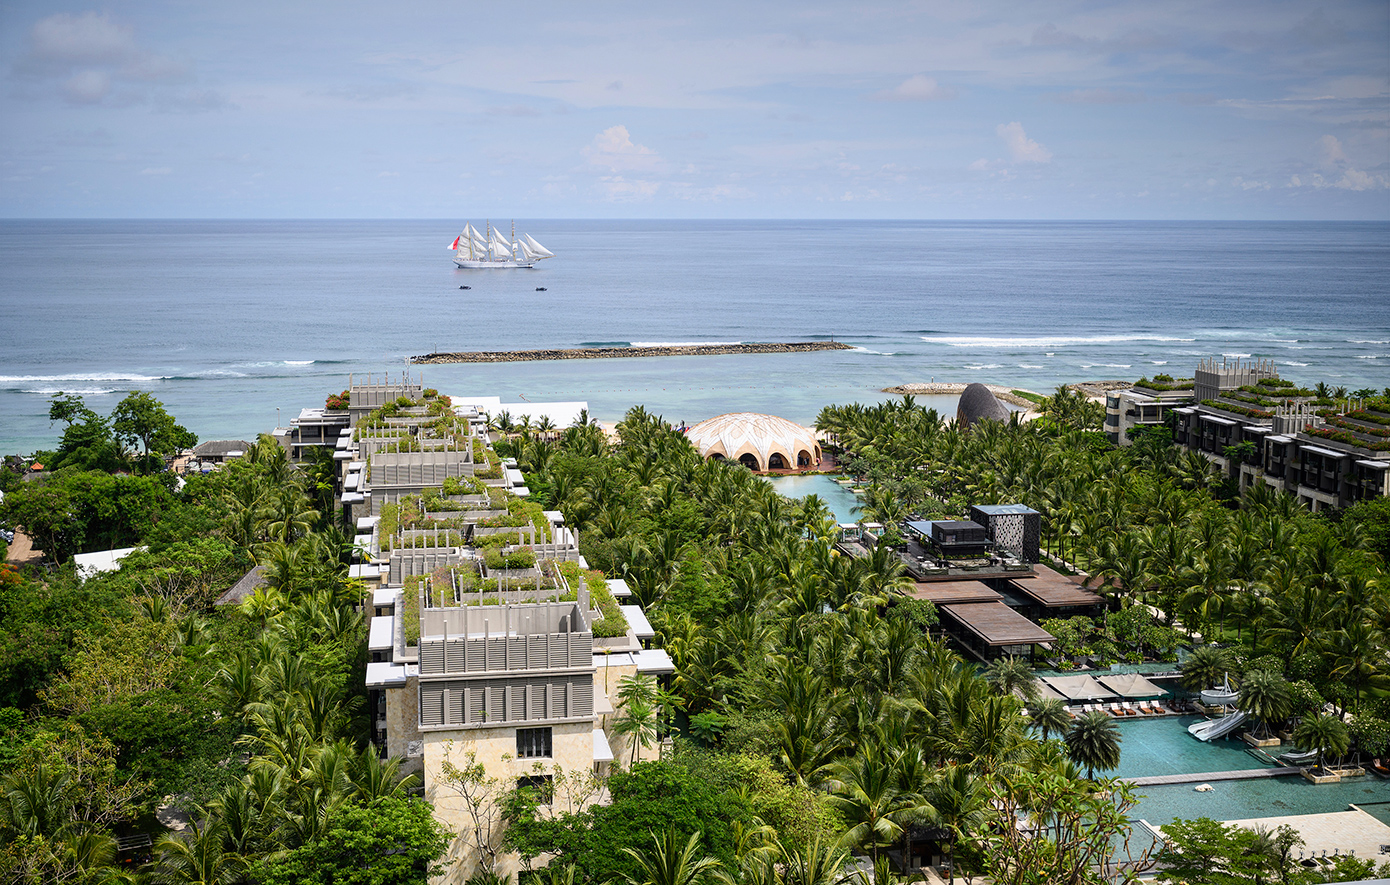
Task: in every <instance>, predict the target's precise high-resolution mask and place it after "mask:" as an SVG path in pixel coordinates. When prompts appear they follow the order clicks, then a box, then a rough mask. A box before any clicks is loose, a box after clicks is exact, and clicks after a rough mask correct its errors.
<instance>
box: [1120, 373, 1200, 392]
mask: <svg viewBox="0 0 1390 885" xmlns="http://www.w3.org/2000/svg"><path fill="white" fill-rule="evenodd" d="M1134 386H1135V387H1143V388H1145V389H1147V390H1191V389H1192V379H1191V378H1174V377H1173V376H1172V375H1167V374H1163V373H1160V374H1157V375H1155V376H1153V377H1152V378H1147V377H1145V378H1140V379H1139V380H1138V381H1136V382H1134Z"/></svg>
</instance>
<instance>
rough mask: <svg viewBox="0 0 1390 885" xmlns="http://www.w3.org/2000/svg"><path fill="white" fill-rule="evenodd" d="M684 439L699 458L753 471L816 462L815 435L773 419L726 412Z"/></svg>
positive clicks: (757, 415)
mask: <svg viewBox="0 0 1390 885" xmlns="http://www.w3.org/2000/svg"><path fill="white" fill-rule="evenodd" d="M686 435H687V437H688V438H689V440H690V443H691V445H693V446H695V448H696V449H697V450H698V451H699V453H700V456H701V457H703V458H715V457H719V458H728V459H730V460H734V461H742V462H744V463H745V464H748V466H749V467H752V468H753V469H754V470H771V469H778V468H792V467H796V466H806V467H814V466H815V465H816V464H817V463H819V462H820V456H821V452H820V443H818V442H816V434H815V432H814V431H812V430H810V429H809V428H806V427H802V426H801V425H800V424H795V423H793V422H791V421H788V420H787V419H786V418H778V417H777V416H776V415H761V414H758V413H757V412H730V413H729V414H727V415H719V416H717V417H714V418H710V419H709V420H707V421H701V422H700V423H699V424H696V425H695V426H694V427H691V428H690V430H689V431H687V434H686ZM774 455H775V456H778V460H780V461H781V463H780V464H778V463H775V462H774V458H773V456H774ZM750 456H751V457H750ZM750 461H751V462H752V463H750Z"/></svg>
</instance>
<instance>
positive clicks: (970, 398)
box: [956, 381, 1009, 430]
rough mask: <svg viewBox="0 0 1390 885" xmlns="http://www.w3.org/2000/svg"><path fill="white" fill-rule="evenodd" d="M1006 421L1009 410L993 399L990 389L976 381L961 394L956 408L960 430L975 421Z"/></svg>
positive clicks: (967, 427)
mask: <svg viewBox="0 0 1390 885" xmlns="http://www.w3.org/2000/svg"><path fill="white" fill-rule="evenodd" d="M985 419H989V420H991V421H1008V420H1009V410H1008V409H1007V408H1006V407H1005V406H1004V404H1003V403H1001V402H1000V401H999V400H998V399H996V398H995V396H994V394H993V393H991V392H990V389H989V388H988V387H986V386H984V385H983V384H981V383H979V382H978V381H977V382H975V383H974V384H971V385H969V386H967V387H966V388H965V390H964V391H962V392H961V395H960V404H959V405H957V406H956V423H957V424H959V425H960V426H961V429H963V430H965V429H969V427H970V425H971V424H974V423H975V422H976V421H982V420H985Z"/></svg>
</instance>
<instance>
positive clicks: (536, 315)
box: [0, 219, 1390, 454]
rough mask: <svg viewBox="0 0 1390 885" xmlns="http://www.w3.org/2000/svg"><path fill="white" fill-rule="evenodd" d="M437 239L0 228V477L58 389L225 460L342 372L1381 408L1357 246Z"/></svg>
mask: <svg viewBox="0 0 1390 885" xmlns="http://www.w3.org/2000/svg"><path fill="white" fill-rule="evenodd" d="M479 220H481V219H473V221H474V222H475V223H476V222H477V221H479ZM493 221H494V222H498V221H499V220H498V219H493ZM500 223H501V224H502V226H503V228H504V229H507V228H508V225H509V223H510V222H509V221H504V222H500ZM462 227H463V221H462V220H459V221H0V454H3V453H11V452H29V451H33V450H35V449H39V448H50V447H52V446H54V445H55V444H56V441H57V439H58V436H59V432H60V430H61V427H59V426H56V425H53V424H51V423H50V422H49V421H48V416H47V412H48V400H49V397H51V396H52V395H53V394H54V393H56V392H58V391H60V390H61V391H65V392H68V393H78V394H81V395H82V396H83V397H85V398H86V401H87V403H88V404H89V405H90V406H91V407H92V408H94V409H96V410H97V411H99V412H103V413H105V412H109V411H110V409H111V408H112V407H113V406H114V405H115V404H116V403H117V402H118V401H119V400H120V398H121V397H122V396H124V395H125V393H126V392H127V391H129V390H147V391H149V392H151V393H153V394H154V395H155V396H156V397H158V398H159V399H160V400H162V401H163V402H164V403H165V405H166V406H167V407H168V409H169V411H170V412H172V413H173V414H174V415H175V416H176V417H177V418H178V419H179V420H180V422H182V423H183V424H184V425H185V426H187V427H188V428H189V429H190V430H193V431H194V432H195V433H197V434H198V435H199V436H200V437H201V438H202V439H204V440H207V439H229V438H230V439H254V438H255V435H256V434H257V433H260V432H265V431H269V430H270V429H271V428H273V427H275V426H276V425H277V423H279V424H286V423H288V422H289V420H290V419H291V418H292V417H294V416H295V415H297V414H298V412H299V410H300V409H301V408H304V407H309V406H321V405H322V404H323V401H324V398H325V396H326V395H327V394H329V393H330V392H335V391H341V390H342V389H344V388H345V387H347V385H348V378H349V375H350V374H354V375H358V376H361V375H365V374H368V373H371V374H374V375H376V376H380V375H382V374H384V373H388V372H389V373H391V374H392V375H397V376H398V375H399V374H400V373H401V372H403V371H407V370H409V371H411V372H412V374H415V375H423V380H424V383H425V385H426V386H427V387H436V388H438V389H439V390H441V391H442V392H444V393H453V394H466V395H496V396H500V397H502V398H503V400H504V401H516V400H522V399H527V400H532V401H545V400H586V401H588V403H589V405H590V411H591V413H592V414H593V415H594V416H595V417H598V418H601V419H604V420H617V419H618V418H620V417H621V416H622V414H623V412H624V411H626V409H627V408H628V407H630V406H632V405H634V404H643V405H645V406H646V407H647V408H648V409H649V410H650V411H652V412H655V413H658V414H661V415H664V416H665V417H666V418H667V419H669V420H672V421H687V422H694V421H698V420H701V419H703V418H708V417H711V416H713V415H717V414H720V413H722V412H729V411H741V410H752V411H764V412H772V413H775V414H779V415H782V416H784V417H786V418H790V419H792V420H795V421H800V422H804V423H810V422H811V421H812V420H813V419H814V418H815V416H816V413H817V412H818V411H819V410H820V408H821V407H822V406H824V405H826V404H830V403H841V402H850V401H859V402H870V401H878V400H881V399H883V398H885V396H886V395H885V394H883V393H881V392H880V391H881V388H884V387H887V386H890V385H894V384H902V383H908V382H915V381H931V380H936V381H958V382H969V381H983V382H987V383H996V384H1006V385H1013V386H1017V387H1024V388H1028V389H1032V390H1037V391H1041V392H1050V391H1051V390H1052V389H1053V388H1054V387H1055V386H1056V385H1058V384H1061V383H1064V382H1073V381H1084V380H1100V379H1129V380H1133V379H1136V378H1138V377H1140V376H1142V375H1149V374H1154V373H1158V372H1168V373H1171V374H1174V375H1190V374H1191V372H1192V370H1193V368H1194V366H1195V365H1196V363H1197V361H1198V360H1199V359H1201V358H1203V357H1209V356H1214V357H1217V358H1221V357H1223V356H1225V357H1228V358H1237V357H1238V358H1248V357H1253V358H1264V359H1272V360H1273V361H1274V362H1275V364H1276V365H1277V367H1278V369H1279V371H1280V373H1281V374H1282V375H1283V376H1284V377H1287V378H1291V379H1293V380H1296V381H1300V382H1307V383H1310V384H1311V383H1316V382H1317V381H1327V382H1328V383H1330V384H1333V385H1341V386H1346V387H1347V388H1349V389H1353V390H1354V389H1357V388H1360V387H1374V388H1383V387H1385V386H1387V385H1390V225H1387V224H1385V223H1326V222H1230V223H1222V222H896V221H895V222H803V221H768V222H749V221H577V220H565V221H560V220H551V221H544V220H541V221H532V220H527V221H524V222H523V221H520V220H518V221H517V222H516V229H517V231H518V232H519V233H520V232H526V233H530V234H531V235H532V236H534V237H535V238H536V239H538V240H539V241H540V242H542V243H544V244H545V245H546V246H547V247H548V248H549V249H551V250H552V251H553V252H555V253H556V255H557V257H556V258H554V259H550V260H548V261H545V262H542V264H541V266H540V267H538V268H536V269H534V270H505V271H498V270H458V269H456V268H454V266H453V264H452V262H451V261H450V260H449V258H450V253H449V252H448V251H446V247H447V246H448V244H449V242H450V241H451V240H452V239H453V238H454V236H455V235H456V234H457V233H458V231H459V230H460V229H461V228H462ZM461 286H469V287H471V288H469V289H461V288H460V287H461ZM538 287H544V288H545V289H546V291H544V292H540V291H536V289H537V288H538ZM824 339H833V340H835V341H841V342H844V343H846V344H849V345H851V346H852V347H853V349H852V350H848V351H829V352H816V353H806V354H793V355H780V354H762V355H741V356H718V357H670V358H661V359H632V360H591V361H567V362H530V363H501V364H482V365H479V364H470V365H438V366H436V365H430V366H422V367H413V368H412V367H409V366H407V364H406V358H407V357H408V356H410V355H411V354H422V353H427V352H430V351H434V350H519V349H532V348H561V347H580V346H586V345H590V346H591V345H599V344H622V343H629V344H651V343H691V342H746V341H805V340H824ZM930 402H931V403H932V404H933V405H937V406H938V408H941V409H943V410H947V411H953V410H954V398H952V397H940V398H932V400H930Z"/></svg>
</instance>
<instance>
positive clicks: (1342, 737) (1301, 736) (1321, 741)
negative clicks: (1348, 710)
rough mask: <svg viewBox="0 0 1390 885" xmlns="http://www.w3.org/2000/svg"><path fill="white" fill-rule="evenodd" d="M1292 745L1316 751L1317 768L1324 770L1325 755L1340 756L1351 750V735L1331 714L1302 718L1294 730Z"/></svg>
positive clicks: (1338, 719) (1341, 722)
mask: <svg viewBox="0 0 1390 885" xmlns="http://www.w3.org/2000/svg"><path fill="white" fill-rule="evenodd" d="M1293 739H1294V743H1296V744H1297V745H1298V746H1300V747H1307V748H1308V749H1310V750H1317V751H1318V768H1321V769H1324V770H1326V767H1327V765H1326V759H1325V757H1326V755H1327V754H1329V753H1331V754H1332V755H1334V756H1341V755H1342V754H1343V753H1345V752H1346V751H1347V750H1348V749H1350V748H1351V734H1350V733H1349V732H1348V731H1347V725H1346V723H1345V722H1343V721H1342V719H1341V717H1339V716H1334V715H1332V714H1331V713H1322V714H1319V715H1316V716H1315V715H1311V714H1310V715H1308V716H1304V717H1303V720H1302V721H1301V722H1299V723H1298V728H1296V729H1294V733H1293Z"/></svg>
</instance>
